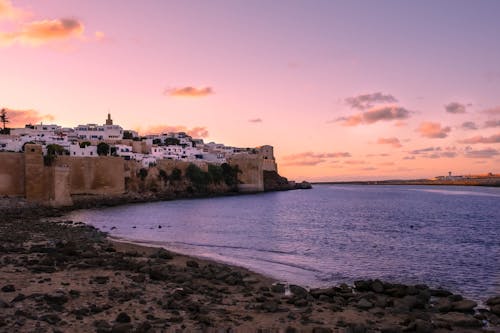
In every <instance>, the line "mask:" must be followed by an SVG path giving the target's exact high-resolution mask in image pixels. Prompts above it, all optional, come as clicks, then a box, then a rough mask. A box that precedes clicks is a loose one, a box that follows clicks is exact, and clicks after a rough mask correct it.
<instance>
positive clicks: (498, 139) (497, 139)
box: [458, 133, 500, 145]
mask: <svg viewBox="0 0 500 333" xmlns="http://www.w3.org/2000/svg"><path fill="white" fill-rule="evenodd" d="M458 142H460V143H466V144H470V145H474V144H477V143H500V133H498V134H494V135H492V136H489V137H484V136H482V135H477V136H473V137H471V138H467V139H464V140H460V141H458Z"/></svg>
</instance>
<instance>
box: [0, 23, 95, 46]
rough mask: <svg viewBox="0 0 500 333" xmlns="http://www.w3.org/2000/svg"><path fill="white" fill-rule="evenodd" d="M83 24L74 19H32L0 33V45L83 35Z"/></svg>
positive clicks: (59, 39)
mask: <svg viewBox="0 0 500 333" xmlns="http://www.w3.org/2000/svg"><path fill="white" fill-rule="evenodd" d="M84 30H85V29H84V26H83V24H82V23H81V22H79V21H78V20H75V19H67V18H65V19H56V20H42V21H33V22H29V23H26V24H23V25H22V26H21V28H20V29H19V30H17V31H12V32H3V33H0V45H4V46H7V45H11V44H16V43H18V44H22V45H30V46H38V45H42V44H46V43H49V42H52V41H62V40H68V39H72V38H78V37H81V36H83V32H84Z"/></svg>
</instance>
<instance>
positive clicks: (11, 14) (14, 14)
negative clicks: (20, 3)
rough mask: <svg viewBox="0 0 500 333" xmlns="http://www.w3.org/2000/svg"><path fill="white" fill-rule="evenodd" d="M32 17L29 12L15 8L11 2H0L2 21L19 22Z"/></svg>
mask: <svg viewBox="0 0 500 333" xmlns="http://www.w3.org/2000/svg"><path fill="white" fill-rule="evenodd" d="M29 16H31V13H30V12H29V11H26V10H24V9H21V8H17V7H15V6H14V5H13V4H12V2H11V1H10V0H0V21H2V20H12V21H17V20H20V19H22V18H25V17H29Z"/></svg>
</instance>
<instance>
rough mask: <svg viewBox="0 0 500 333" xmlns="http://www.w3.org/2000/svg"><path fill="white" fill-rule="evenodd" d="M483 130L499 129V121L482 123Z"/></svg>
mask: <svg viewBox="0 0 500 333" xmlns="http://www.w3.org/2000/svg"><path fill="white" fill-rule="evenodd" d="M483 127H484V128H491V127H500V119H499V120H487V121H485V122H484V126H483Z"/></svg>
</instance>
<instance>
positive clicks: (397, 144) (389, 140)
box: [377, 137, 402, 148]
mask: <svg viewBox="0 0 500 333" xmlns="http://www.w3.org/2000/svg"><path fill="white" fill-rule="evenodd" d="M377 143H378V144H387V145H392V146H393V147H394V148H401V147H402V145H401V143H400V142H399V139H398V138H395V137H392V138H379V139H378V141H377Z"/></svg>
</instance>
